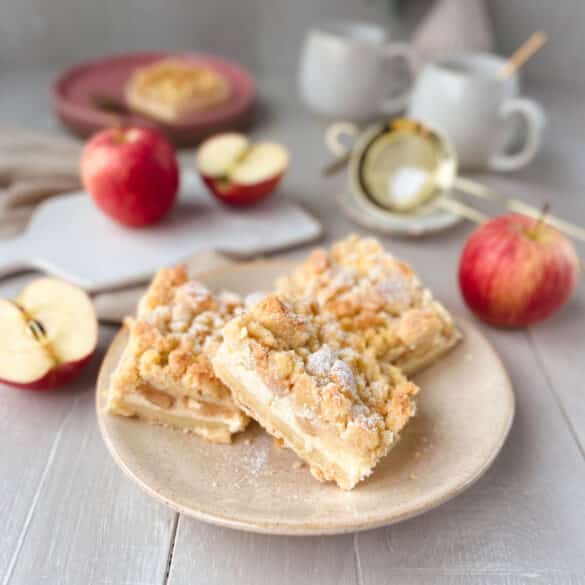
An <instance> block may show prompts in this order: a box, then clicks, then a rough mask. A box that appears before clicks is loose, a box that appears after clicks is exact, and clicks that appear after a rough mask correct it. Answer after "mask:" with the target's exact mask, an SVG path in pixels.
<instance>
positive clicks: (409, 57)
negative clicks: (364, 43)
mask: <svg viewBox="0 0 585 585" xmlns="http://www.w3.org/2000/svg"><path fill="white" fill-rule="evenodd" d="M382 52H383V55H384V59H385V60H386V61H392V60H393V59H402V60H403V61H404V62H405V63H406V68H407V70H408V75H409V77H410V82H409V88H408V89H407V90H406V91H405V92H404V93H403V94H402V95H398V96H395V97H389V98H386V99H385V100H383V101H382V103H381V104H380V111H381V112H382V113H383V114H388V115H392V114H395V113H396V112H398V111H400V110H404V109H405V108H406V106H407V105H408V101H409V100H410V94H411V93H412V86H413V85H414V80H415V79H416V72H417V69H418V58H417V56H416V54H415V52H414V49H413V48H412V47H411V46H410V45H409V44H407V43H392V44H391V45H385V46H384V47H383V48H382Z"/></svg>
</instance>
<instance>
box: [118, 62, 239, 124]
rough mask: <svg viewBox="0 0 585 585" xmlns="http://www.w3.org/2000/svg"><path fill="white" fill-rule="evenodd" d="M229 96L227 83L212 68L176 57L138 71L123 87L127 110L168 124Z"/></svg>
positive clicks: (211, 105)
mask: <svg viewBox="0 0 585 585" xmlns="http://www.w3.org/2000/svg"><path fill="white" fill-rule="evenodd" d="M230 95H231V87H230V84H229V82H228V81H227V80H226V79H225V78H224V77H223V76H221V75H220V74H219V73H217V72H216V71H215V70H214V69H212V68H210V67H206V66H204V65H196V64H193V63H189V62H188V61H186V60H184V59H177V58H169V59H162V60H160V61H156V62H155V63H153V64H151V65H147V66H145V67H140V68H138V69H137V70H136V71H135V72H134V73H133V75H132V76H131V77H130V79H129V80H128V83H127V85H126V101H127V103H128V106H129V107H130V108H131V109H133V110H135V111H137V112H141V113H143V114H146V115H147V116H150V117H152V118H155V119H157V120H161V121H163V122H168V123H177V122H180V121H181V120H183V119H184V118H186V117H188V116H189V115H191V114H193V113H196V112H200V111H204V110H208V109H210V108H212V107H215V106H217V105H219V104H222V103H224V102H225V101H227V100H228V99H229V98H230Z"/></svg>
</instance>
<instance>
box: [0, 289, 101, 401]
mask: <svg viewBox="0 0 585 585" xmlns="http://www.w3.org/2000/svg"><path fill="white" fill-rule="evenodd" d="M0 323H1V327H0V382H2V383H4V384H8V385H10V386H15V387H17V388H25V389H30V390H50V389H52V388H56V387H57V386H61V385H63V384H66V383H68V382H70V381H71V380H73V379H74V378H76V377H77V376H78V375H79V373H80V372H81V370H82V369H83V367H84V366H85V365H86V364H87V363H88V362H89V361H90V360H91V357H92V356H93V354H94V352H95V348H96V345H97V340H98V323H97V318H96V314H95V310H94V308H93V305H92V302H91V300H90V298H89V297H88V296H87V294H86V293H85V292H84V291H83V290H81V289H80V288H78V287H76V286H73V285H72V284H69V283H67V282H65V281H62V280H58V279H55V278H40V279H38V280H35V281H33V282H31V283H30V284H29V285H28V286H27V287H25V289H24V290H23V291H22V292H21V294H20V295H19V296H18V298H17V299H15V300H14V301H9V300H6V299H0Z"/></svg>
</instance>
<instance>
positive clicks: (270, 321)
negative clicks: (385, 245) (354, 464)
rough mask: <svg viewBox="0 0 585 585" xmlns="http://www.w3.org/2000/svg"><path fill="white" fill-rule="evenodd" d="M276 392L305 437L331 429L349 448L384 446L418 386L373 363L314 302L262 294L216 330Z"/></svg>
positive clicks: (356, 341)
mask: <svg viewBox="0 0 585 585" xmlns="http://www.w3.org/2000/svg"><path fill="white" fill-rule="evenodd" d="M224 338H225V340H226V345H227V346H228V348H230V349H233V350H238V349H240V350H242V349H243V352H242V351H240V353H243V356H244V358H243V359H244V360H245V365H246V366H247V367H251V368H253V369H254V370H255V371H257V372H258V374H259V375H260V377H261V378H262V379H263V381H264V382H265V383H266V385H267V386H268V387H269V388H270V389H271V390H272V391H273V392H274V394H275V396H276V397H278V398H281V399H282V398H287V399H288V400H289V401H290V404H291V406H292V408H293V411H294V413H295V415H296V420H297V422H298V423H299V426H301V428H303V429H304V430H305V432H307V433H308V434H309V435H314V434H317V433H319V432H320V431H321V430H323V428H329V429H332V430H334V432H335V434H336V435H337V436H339V437H340V438H341V439H342V440H344V441H347V442H348V443H349V444H352V445H353V446H354V447H355V448H356V449H358V450H360V451H363V450H364V449H365V450H367V451H375V452H377V453H378V454H380V453H382V452H385V451H386V450H387V448H388V446H389V445H390V444H391V443H392V441H393V438H394V432H396V431H399V430H400V429H401V428H402V427H403V426H404V425H405V424H406V422H407V421H408V420H409V418H410V417H411V416H413V415H414V410H415V406H414V400H413V398H414V395H415V394H416V392H417V391H418V388H417V387H416V386H415V385H414V384H413V383H411V382H409V381H408V380H407V379H406V378H405V377H404V376H403V375H402V373H401V372H400V370H398V369H397V368H395V367H394V366H392V365H390V364H387V363H381V362H379V361H378V360H377V359H376V356H375V354H374V353H373V352H372V351H371V350H369V349H368V348H367V347H365V346H364V345H362V344H360V339H361V338H360V337H359V336H356V335H353V336H352V335H350V334H348V333H347V332H345V331H343V329H342V328H341V327H339V325H338V324H336V323H335V322H334V321H333V320H331V319H330V318H328V317H327V316H324V315H322V314H321V313H319V311H318V307H317V306H316V305H315V304H314V303H305V302H302V301H298V302H295V301H291V300H290V299H287V300H286V301H285V300H283V299H281V298H279V297H278V296H276V295H269V296H267V297H266V298H265V299H264V300H263V301H261V302H260V303H258V304H256V305H255V306H253V307H252V309H250V310H249V311H247V312H246V313H244V314H242V315H240V316H239V317H237V318H235V319H234V320H233V321H231V322H230V323H228V325H227V326H226V327H225V329H224Z"/></svg>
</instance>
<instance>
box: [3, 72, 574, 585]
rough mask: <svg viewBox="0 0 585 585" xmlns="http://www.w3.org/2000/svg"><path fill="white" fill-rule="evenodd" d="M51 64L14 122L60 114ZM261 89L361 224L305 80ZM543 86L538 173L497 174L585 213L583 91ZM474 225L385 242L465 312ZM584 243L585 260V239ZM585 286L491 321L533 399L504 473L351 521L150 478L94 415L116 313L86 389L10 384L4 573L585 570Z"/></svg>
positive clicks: (566, 210)
mask: <svg viewBox="0 0 585 585" xmlns="http://www.w3.org/2000/svg"><path fill="white" fill-rule="evenodd" d="M51 75H52V72H50V71H37V72H34V73H22V74H18V75H16V74H15V75H8V74H4V75H2V77H1V78H0V81H1V83H2V91H1V92H0V125H2V126H23V127H29V128H30V127H33V128H40V129H51V128H54V129H57V128H58V125H57V123H56V122H55V121H54V120H53V118H52V115H51V113H50V110H49V106H48V100H47V87H48V82H49V80H50V79H51ZM260 87H261V90H262V93H263V95H264V97H265V101H266V104H267V105H266V106H265V107H263V108H262V116H261V117H260V119H259V123H258V126H257V127H256V128H257V129H256V134H257V135H258V136H270V137H273V138H274V139H277V140H280V141H282V142H284V143H285V144H286V145H287V146H288V147H289V148H290V150H291V155H292V166H291V170H290V174H289V176H288V177H287V179H286V183H285V186H284V187H283V190H284V191H285V192H286V194H287V195H289V196H290V197H291V198H294V199H296V200H298V201H300V202H302V203H303V204H304V205H306V207H307V208H308V209H309V210H311V211H312V212H313V213H314V214H315V216H317V217H318V218H319V219H320V220H321V221H322V222H323V224H324V226H325V228H326V231H327V235H326V240H327V241H331V240H333V239H336V238H338V237H342V236H344V235H346V234H347V233H349V232H350V231H360V230H358V229H357V228H355V227H354V226H352V225H351V224H350V223H348V222H347V221H346V220H345V219H344V218H343V216H342V215H341V213H340V212H339V211H338V210H337V209H336V206H335V203H334V197H333V196H334V193H335V191H336V190H337V189H339V188H340V186H341V185H342V182H343V178H342V177H336V178H335V179H330V180H324V179H322V178H321V177H320V175H319V169H320V167H321V165H322V164H323V163H324V162H325V161H326V160H327V155H326V153H325V150H324V148H323V146H322V127H323V126H322V123H320V122H318V121H315V120H313V119H311V118H310V117H309V116H308V115H307V114H305V113H304V112H303V110H302V108H301V106H300V105H299V104H298V101H297V99H296V91H295V89H294V87H293V84H292V83H291V80H288V79H285V78H282V79H280V78H273V79H266V80H264V81H263V82H262V83H261V84H260ZM534 92H535V93H536V94H537V95H538V96H539V97H540V98H541V99H542V100H543V102H544V103H545V105H546V107H547V110H548V113H549V126H548V130H547V135H546V137H547V140H546V144H545V147H544V149H543V151H542V152H541V154H540V155H539V157H538V159H537V160H536V161H535V162H534V163H533V164H532V165H531V166H530V167H529V168H527V169H526V170H524V171H522V172H519V173H516V174H514V175H510V176H499V177H494V176H482V177H481V179H482V180H484V181H485V182H486V183H487V184H489V185H491V186H494V187H497V188H499V189H501V190H502V191H503V192H505V193H507V194H510V195H514V196H517V197H520V198H522V199H525V200H526V201H529V202H532V203H534V204H536V205H541V204H542V203H543V202H544V201H545V200H547V201H549V202H550V203H551V204H552V207H553V210H554V211H555V212H556V213H558V214H559V215H564V216H566V217H568V218H571V219H572V220H573V221H576V222H579V223H581V224H585V165H584V164H583V160H584V156H585V148H584V146H585V144H584V142H583V137H584V136H585V118H584V115H583V113H582V112H583V109H582V107H581V104H582V103H583V101H582V100H580V98H581V96H580V95H579V93H577V92H576V91H573V90H571V89H570V88H559V87H555V88H554V89H547V88H546V87H541V88H535V90H534ZM492 211H493V212H496V210H495V209H493V210H492ZM470 230H471V226H470V225H466V224H461V225H460V226H458V227H456V228H455V229H453V230H451V231H449V232H446V233H444V234H442V235H439V236H435V237H432V238H427V239H422V240H412V241H409V240H391V239H389V238H384V239H383V240H384V243H385V245H386V246H387V248H388V249H389V250H391V251H393V252H394V253H395V254H396V255H398V256H401V257H404V258H405V259H406V260H408V261H409V262H411V263H412V264H413V265H414V266H415V268H416V269H417V271H418V272H419V273H420V274H421V275H422V277H423V279H424V281H425V282H426V283H427V284H428V285H429V286H430V287H431V288H432V289H433V291H434V292H435V294H436V296H437V297H438V298H440V299H442V300H443V301H444V302H445V303H446V304H447V305H448V306H449V307H450V308H451V309H453V310H455V311H461V312H465V311H466V309H465V308H464V305H463V303H462V301H461V298H460V295H459V292H458V288H457V284H456V278H455V275H456V267H457V261H458V258H459V254H460V251H461V247H462V244H463V242H464V240H465V237H466V236H467V234H468V233H469V231H470ZM88 237H91V235H89V236H88ZM0 245H1V243H0ZM39 245H42V243H41V242H39ZM579 252H580V254H581V257H582V258H585V249H584V248H583V247H580V248H579ZM303 253H305V250H301V251H296V252H295V253H294V254H295V255H300V254H303ZM88 260H90V259H88ZM31 277H32V276H31V275H26V276H23V277H19V278H15V279H12V280H10V281H7V282H3V283H0V294H1V295H2V296H9V295H11V294H13V293H15V292H16V291H17V290H19V288H20V287H21V286H22V284H23V282H25V281H27V280H28V279H30V278H31ZM583 284H584V283H583V282H581V283H580V286H579V289H578V291H577V294H576V295H575V297H574V298H573V300H572V301H571V302H570V303H569V305H568V306H567V307H566V308H564V309H563V310H562V312H561V313H560V314H558V315H557V316H555V317H554V318H553V319H551V320H550V321H548V322H546V323H544V324H542V325H539V326H537V327H533V328H530V329H527V330H524V331H500V330H495V329H492V328H489V327H485V326H482V330H483V331H484V332H485V333H486V334H487V336H488V337H489V338H490V339H491V340H492V342H493V343H494V345H495V347H496V349H497V350H498V352H499V353H500V355H501V357H502V359H503V361H504V363H505V365H506V367H507V368H508V371H509V373H510V376H511V379H512V381H513V384H514V388H515V392H516V397H517V415H516V420H515V422H514V425H513V428H512V431H511V434H510V436H509V438H508V441H507V443H506V445H505V446H504V449H503V450H502V452H501V454H500V456H499V457H498V458H497V460H496V462H495V464H494V465H493V467H492V468H491V469H490V470H489V471H488V473H487V474H486V475H485V476H484V477H483V478H482V479H481V480H480V481H479V482H478V483H477V484H476V485H474V486H473V487H472V488H470V489H469V490H468V491H467V492H466V493H464V494H463V495H461V496H459V497H458V498H456V499H455V500H453V501H451V502H449V503H447V504H445V505H443V506H442V507H440V508H438V509H436V510H434V511H432V512H430V513H427V514H425V515H424V516H421V517H419V518H415V519H413V520H409V521H407V522H404V523H402V524H399V525H395V526H391V527H388V528H382V529H378V530H373V531H369V532H363V533H359V534H354V535H351V534H350V535H342V536H338V537H321V538H319V537H311V538H304V537H290V538H288V537H270V536H260V535H254V534H247V533H244V532H236V531H232V530H228V529H223V528H217V527H215V526H209V525H206V524H204V523H201V522H197V521H194V520H191V519H189V518H185V517H183V516H181V515H178V514H176V513H174V512H172V511H171V510H169V509H167V508H165V507H164V506H162V505H160V504H158V503H156V502H155V501H153V500H151V499H150V498H149V497H148V496H146V495H145V494H143V493H142V492H141V491H140V489H139V488H138V487H137V486H136V485H134V484H133V483H132V482H131V481H129V480H128V479H127V478H126V477H125V476H124V475H123V474H122V472H121V471H120V470H119V469H118V468H117V467H116V465H115V464H114V462H113V460H112V459H111V457H110V456H109V455H108V453H107V452H106V449H105V446H104V444H103V442H102V440H101V438H100V435H99V431H98V428H97V424H96V417H95V413H94V384H95V378H96V373H97V370H98V367H99V362H100V359H101V357H102V355H103V352H104V350H105V348H106V347H107V345H108V342H109V341H110V340H111V338H112V336H113V334H114V332H115V331H114V329H112V328H110V327H102V328H101V338H100V346H99V349H100V351H99V355H98V356H97V358H96V359H95V360H94V362H93V364H92V366H91V367H90V368H89V369H88V370H87V371H86V372H85V374H84V375H83V377H82V378H81V380H79V381H78V382H77V383H76V384H74V385H73V386H72V387H70V388H67V389H65V390H62V391H58V392H54V393H46V394H42V393H40V394H39V393H32V392H19V391H15V390H11V389H8V388H4V387H0V437H1V446H0V519H1V525H2V528H1V530H0V583H1V584H2V585H9V584H10V585H17V584H18V585H33V584H36V583H41V584H59V585H60V584H71V585H82V584H83V585H85V584H92V585H98V584H102V585H147V584H148V585H151V584H152V585H163V584H169V585H187V584H189V585H191V584H195V583H202V584H209V585H211V584H231V583H240V584H242V585H244V584H246V585H247V584H250V585H258V584H261V583H278V585H287V584H289V583H290V584H297V583H318V584H319V585H329V584H335V585H337V584H351V585H374V584H383V583H393V584H402V583H404V584H408V583H422V584H429V585H430V584H431V583H432V584H439V585H443V584H447V583H449V584H450V583H453V584H473V585H480V584H498V585H512V584H519V583H531V584H541V583H542V584H547V585H548V584H551V585H552V584H557V585H560V584H563V585H565V584H566V585H569V584H571V585H574V584H577V583H585V461H584V453H585V381H584V380H585V357H584V356H585V353H584V350H585V287H584V286H583ZM469 391H470V392H473V387H470V388H469ZM469 448H470V449H473V445H469Z"/></svg>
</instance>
